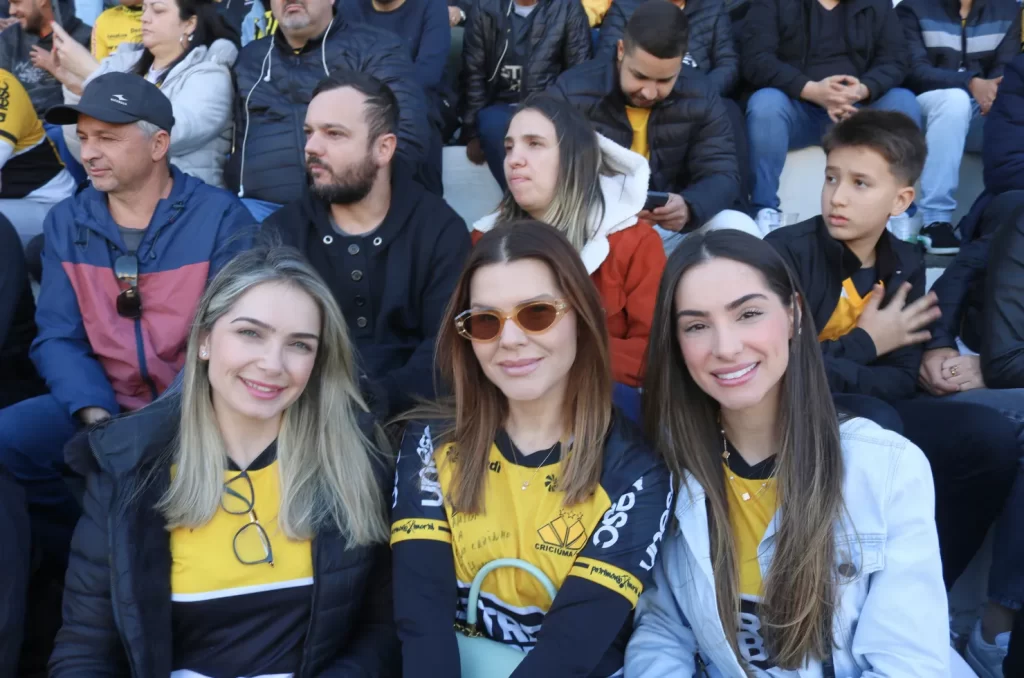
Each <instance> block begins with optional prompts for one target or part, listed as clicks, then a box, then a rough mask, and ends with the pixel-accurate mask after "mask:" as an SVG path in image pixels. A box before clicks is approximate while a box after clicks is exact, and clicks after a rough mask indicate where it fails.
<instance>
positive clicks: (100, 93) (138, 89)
mask: <svg viewBox="0 0 1024 678" xmlns="http://www.w3.org/2000/svg"><path fill="white" fill-rule="evenodd" d="M79 114H82V115H88V116H89V117H90V118H96V119H97V120H102V121H103V122H109V123H111V124H113V125H127V124H130V123H133V122H138V121H140V120H144V121H145V122H149V123H152V124H154V125H156V126H157V127H159V128H160V129H162V130H166V131H167V132H170V131H171V128H172V127H174V109H173V108H171V101H170V99H168V98H167V97H166V96H164V93H163V92H161V91H160V88H159V87H157V86H156V85H154V84H153V83H151V82H149V81H148V80H146V79H145V78H143V77H142V76H141V75H136V74H134V73H104V74H103V75H101V76H99V77H98V78H96V79H95V80H93V81H92V82H90V83H89V84H88V85H86V87H85V91H84V92H82V98H81V99H80V100H79V102H78V103H77V104H75V105H74V106H67V105H65V106H54V107H52V108H50V109H49V110H48V111H46V115H45V116H44V117H45V118H46V122H48V123H50V124H51V125H76V124H78V116H79Z"/></svg>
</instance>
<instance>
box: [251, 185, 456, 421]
mask: <svg viewBox="0 0 1024 678" xmlns="http://www.w3.org/2000/svg"><path fill="white" fill-rule="evenodd" d="M391 196H392V198H391V209H390V210H389V211H388V215H387V217H385V219H384V221H383V222H382V223H381V225H380V226H379V227H377V230H375V231H374V232H373V234H372V236H373V237H372V239H371V238H370V237H367V238H365V239H358V240H359V242H358V244H356V242H355V241H356V239H348V238H345V237H341V236H339V235H338V233H337V232H336V231H335V230H334V228H333V227H332V226H331V222H330V210H329V206H328V205H327V203H325V202H324V201H322V200H318V199H316V198H314V197H312V196H311V195H308V194H307V195H306V196H305V197H304V198H303V199H302V200H299V201H296V202H294V203H291V204H290V205H286V206H285V207H283V208H282V209H280V210H278V211H277V212H276V213H274V214H273V215H271V216H270V217H269V218H268V219H267V220H266V221H265V222H264V230H265V231H267V232H268V233H270V234H273V233H277V234H279V235H280V237H281V240H282V241H283V242H284V244H286V245H290V246H292V247H295V248H297V249H299V250H300V251H301V252H302V253H303V254H305V255H306V256H307V257H308V258H309V260H310V262H311V263H312V264H313V266H314V268H316V270H317V272H319V273H320V275H321V276H322V277H323V278H324V280H326V281H327V284H328V286H329V287H330V288H331V292H333V293H334V298H335V299H336V300H337V301H338V305H339V306H341V310H342V312H343V313H344V315H345V320H346V322H347V323H348V331H349V337H350V338H351V340H352V342H353V343H354V344H355V345H356V348H357V351H358V355H359V363H360V367H361V368H362V370H363V372H364V373H365V374H366V375H367V376H368V377H369V380H370V382H371V383H370V384H369V386H370V387H371V388H370V389H369V390H370V394H371V397H372V398H373V399H374V400H376V401H377V402H376V403H375V408H374V409H375V411H377V410H380V411H384V412H387V413H389V414H398V413H399V412H401V411H403V410H405V409H408V408H409V407H411V406H412V405H413V404H414V402H415V398H416V397H417V396H419V397H423V398H432V397H433V396H434V376H435V371H434V340H435V339H436V337H437V332H438V329H439V327H440V325H441V319H442V317H443V316H444V312H445V308H446V307H447V305H448V300H449V298H451V295H452V292H454V291H455V284H456V282H457V281H458V279H459V275H460V274H461V273H462V264H463V263H464V262H465V260H466V256H467V255H468V254H469V248H470V240H469V230H468V229H467V228H466V222H464V221H463V220H462V218H461V217H460V216H459V215H458V214H456V213H455V211H454V210H452V208H451V207H449V206H448V204H447V203H446V202H444V200H442V199H441V198H439V197H438V196H436V195H433V194H432V193H429V192H428V191H426V190H425V189H424V188H422V187H421V186H420V185H419V184H417V183H416V182H414V181H413V180H412V179H410V178H408V176H407V175H406V174H404V173H401V172H399V173H397V174H396V175H395V176H394V179H393V180H392V193H391ZM325 239H329V240H330V244H326V243H325ZM353 247H354V248H355V249H354V250H353ZM353 252H354V253H353Z"/></svg>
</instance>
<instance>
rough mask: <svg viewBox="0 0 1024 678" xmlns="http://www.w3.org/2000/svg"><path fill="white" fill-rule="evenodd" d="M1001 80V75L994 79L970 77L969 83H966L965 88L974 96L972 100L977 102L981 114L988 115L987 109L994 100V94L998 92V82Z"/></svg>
mask: <svg viewBox="0 0 1024 678" xmlns="http://www.w3.org/2000/svg"><path fill="white" fill-rule="evenodd" d="M1002 81H1003V78H1002V76H1000V77H998V78H996V79H995V80H985V79H984V78H971V81H970V83H968V84H967V90H968V91H969V92H970V93H971V96H972V97H974V100H975V101H977V102H978V106H979V107H980V108H981V114H982V115H988V112H989V109H991V108H992V104H993V103H994V102H995V100H996V94H998V92H999V83H1001V82H1002Z"/></svg>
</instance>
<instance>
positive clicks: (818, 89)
mask: <svg viewBox="0 0 1024 678" xmlns="http://www.w3.org/2000/svg"><path fill="white" fill-rule="evenodd" d="M866 91H867V87H864V85H862V84H861V83H860V81H859V80H857V78H855V77H853V76H852V75H833V76H831V77H828V78H825V79H824V80H819V81H817V82H809V83H807V84H806V85H804V89H803V91H801V92H800V98H802V99H806V100H807V101H810V102H811V103H813V104H817V105H819V106H821V107H822V108H824V109H825V110H830V109H833V108H838V107H842V106H852V105H853V104H855V103H857V102H858V101H861V99H862V98H864V96H863V94H864V92H866Z"/></svg>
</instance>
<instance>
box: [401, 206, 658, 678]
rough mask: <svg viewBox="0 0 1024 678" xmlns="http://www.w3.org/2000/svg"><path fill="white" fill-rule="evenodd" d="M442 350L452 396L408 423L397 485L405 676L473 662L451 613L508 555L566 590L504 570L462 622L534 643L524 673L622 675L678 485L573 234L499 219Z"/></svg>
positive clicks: (475, 253) (458, 617) (507, 640)
mask: <svg viewBox="0 0 1024 678" xmlns="http://www.w3.org/2000/svg"><path fill="white" fill-rule="evenodd" d="M437 359H438V363H439V368H440V371H441V374H443V375H445V376H446V377H447V378H448V379H449V380H450V382H451V387H452V391H453V393H454V398H453V400H452V401H451V402H449V403H446V404H443V405H440V406H438V407H437V408H436V409H437V410H439V411H438V412H435V413H434V415H435V416H433V417H431V418H427V419H423V418H422V417H421V418H418V419H416V420H414V421H412V422H411V423H410V424H409V425H408V426H407V428H406V431H405V436H404V440H403V443H402V445H401V449H400V452H399V458H398V461H397V473H396V479H395V493H394V497H393V508H392V529H391V544H392V549H393V558H394V564H393V571H394V595H395V616H396V622H397V626H398V635H399V639H400V640H401V641H402V657H403V666H404V675H405V676H430V677H433V676H459V675H464V676H468V675H469V674H468V673H462V669H461V667H460V649H459V645H458V644H457V639H456V634H457V631H455V630H453V626H452V625H453V623H457V624H458V625H460V626H462V627H465V626H466V620H467V601H468V600H469V596H470V591H469V589H470V584H471V582H472V581H473V579H474V577H475V576H476V575H477V573H478V572H480V571H481V568H483V567H484V566H485V565H488V564H489V563H493V562H494V561H498V560H502V559H510V558H512V559H518V560H519V561H525V562H526V563H527V564H528V566H531V567H532V568H533V569H536V570H539V572H540V573H541V574H542V575H543V576H544V577H545V578H547V579H548V580H550V583H551V584H553V587H552V588H553V590H554V591H556V593H555V595H554V599H553V600H552V599H551V597H550V596H549V592H548V591H547V590H545V588H544V587H543V586H542V585H541V584H540V583H538V581H537V580H536V579H535V578H534V576H532V575H531V574H528V573H526V572H523V571H520V570H517V569H499V570H495V571H494V572H493V573H491V574H489V575H488V576H487V577H486V578H485V579H484V580H483V584H482V588H481V591H480V595H479V598H478V602H477V605H476V607H475V608H474V615H475V614H477V613H478V614H479V619H478V621H477V623H476V624H475V626H474V627H473V628H463V631H464V632H468V633H471V634H472V633H476V634H480V635H482V636H484V638H486V639H489V640H491V641H494V642H495V643H498V644H501V645H503V646H505V647H506V648H513V649H514V650H515V651H518V652H521V653H522V656H521V661H519V664H518V668H516V669H515V671H514V673H512V674H511V675H514V676H521V677H525V676H529V677H530V678H535V677H538V676H552V677H554V676H558V677H563V676H569V675H572V676H611V675H620V672H621V670H622V666H623V654H624V650H625V642H626V639H627V638H628V635H629V631H630V628H629V627H630V624H629V623H628V620H629V618H630V616H631V612H632V610H633V607H634V605H635V604H636V601H637V598H638V596H639V595H640V593H641V592H642V590H643V588H644V586H645V585H646V584H647V583H649V580H650V572H651V568H652V567H653V566H654V560H655V556H656V554H657V543H658V542H659V541H660V539H661V532H662V529H663V528H664V525H665V521H666V520H667V519H668V515H669V512H668V505H669V503H670V501H671V489H670V486H671V482H670V479H669V475H668V473H667V471H666V470H665V468H664V465H663V464H662V463H661V462H660V461H659V460H658V459H657V458H656V457H655V455H654V454H653V453H652V451H651V450H650V448H649V447H648V446H647V445H646V443H645V442H644V440H643V438H642V436H641V435H640V432H639V431H638V430H637V429H636V428H635V427H634V426H633V424H632V423H631V422H630V421H629V420H628V419H627V418H626V417H624V416H623V415H622V414H621V413H618V412H617V411H615V410H614V408H613V406H612V398H611V394H612V378H611V370H610V367H609V364H608V363H609V359H608V335H607V331H606V330H605V321H604V311H603V310H602V308H601V301H600V297H599V296H598V293H597V290H596V289H595V288H594V286H593V284H592V283H591V281H590V278H589V277H588V275H587V270H586V268H585V267H584V265H583V263H582V262H581V261H580V258H579V256H578V255H577V253H576V250H575V249H574V248H573V247H572V245H570V244H569V242H568V240H566V238H565V237H564V236H563V235H561V234H560V233H559V232H558V231H556V230H555V229H554V228H552V227H550V226H547V225H545V224H541V223H539V222H533V221H524V222H512V223H509V224H505V225H501V226H497V227H496V228H494V229H493V230H491V231H490V232H488V233H487V234H485V235H484V236H483V237H482V238H481V239H480V241H479V242H478V243H477V245H476V247H474V248H473V250H472V252H471V253H470V257H469V260H468V262H467V264H466V268H465V269H464V271H463V273H462V276H461V278H460V280H459V283H458V286H457V287H456V291H455V294H454V295H453V297H452V301H451V303H450V304H449V307H448V310H447V313H446V316H445V319H444V321H443V322H442V325H441V331H440V333H439V335H438V340H437ZM420 414H423V413H420ZM411 416H412V417H418V416H419V415H417V414H415V413H414V414H413V415H411ZM506 654H507V652H506ZM462 659H463V660H464V659H465V656H463V657H462ZM486 675H488V676H495V675H498V674H497V673H495V672H494V671H488V672H487V673H486ZM504 675H508V674H507V673H506V674H504Z"/></svg>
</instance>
